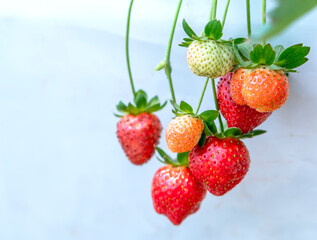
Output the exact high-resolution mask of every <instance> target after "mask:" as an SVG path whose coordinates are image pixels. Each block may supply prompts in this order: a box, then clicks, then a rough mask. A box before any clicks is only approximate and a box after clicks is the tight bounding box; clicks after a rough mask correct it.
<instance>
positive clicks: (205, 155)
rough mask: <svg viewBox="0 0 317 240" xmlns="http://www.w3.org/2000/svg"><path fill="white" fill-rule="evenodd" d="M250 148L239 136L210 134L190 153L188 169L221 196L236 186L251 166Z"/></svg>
mask: <svg viewBox="0 0 317 240" xmlns="http://www.w3.org/2000/svg"><path fill="white" fill-rule="evenodd" d="M249 165H250V156H249V152H248V149H247V148H246V146H245V145H244V144H243V142H241V140H239V139H237V138H224V139H219V138H216V137H207V139H206V143H205V145H204V146H203V147H200V146H199V145H196V146H195V147H194V148H193V149H192V150H191V151H190V153H189V169H190V170H191V172H192V173H193V175H194V177H195V178H196V179H197V181H199V182H200V183H201V184H203V185H204V186H206V187H207V190H208V191H209V192H210V193H212V194H213V195H216V196H222V195H224V194H225V193H227V192H228V191H230V190H231V189H232V188H234V187H235V186H236V185H237V184H238V183H240V182H241V180H242V179H243V178H244V176H245V175H246V173H247V172H248V170H249Z"/></svg>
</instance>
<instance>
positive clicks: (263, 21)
mask: <svg viewBox="0 0 317 240" xmlns="http://www.w3.org/2000/svg"><path fill="white" fill-rule="evenodd" d="M265 24H266V0H262V25H263V26H264V25H265ZM262 44H263V46H264V45H265V39H263V40H262Z"/></svg>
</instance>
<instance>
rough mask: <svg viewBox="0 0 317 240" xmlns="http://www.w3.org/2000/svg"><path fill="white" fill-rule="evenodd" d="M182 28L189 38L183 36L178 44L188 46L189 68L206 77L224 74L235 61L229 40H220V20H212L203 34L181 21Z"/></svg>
mask: <svg viewBox="0 0 317 240" xmlns="http://www.w3.org/2000/svg"><path fill="white" fill-rule="evenodd" d="M183 28H184V31H185V32H186V34H187V35H188V36H189V38H184V42H183V43H181V44H180V46H183V47H188V49H187V63H188V66H189V68H190V70H191V71H192V72H193V73H194V74H196V75H198V76H204V77H208V78H217V77H221V76H224V75H226V74H227V73H228V72H229V71H230V70H231V69H232V68H233V65H234V63H235V61H234V53H233V50H232V47H231V46H230V45H229V44H228V43H230V42H227V41H223V40H221V39H220V38H221V36H222V26H221V23H220V21H217V20H212V21H210V22H208V23H207V25H206V26H205V29H204V32H203V35H202V36H201V37H198V36H197V35H196V33H195V32H194V31H193V30H192V29H191V28H190V27H189V26H188V24H187V22H186V21H185V20H184V21H183Z"/></svg>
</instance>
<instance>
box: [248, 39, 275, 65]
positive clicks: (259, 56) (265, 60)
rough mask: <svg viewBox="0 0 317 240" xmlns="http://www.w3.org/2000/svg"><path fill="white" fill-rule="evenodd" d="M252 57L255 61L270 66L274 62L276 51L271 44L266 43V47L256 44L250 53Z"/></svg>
mask: <svg viewBox="0 0 317 240" xmlns="http://www.w3.org/2000/svg"><path fill="white" fill-rule="evenodd" d="M250 59H251V61H252V62H253V63H256V64H264V65H267V66H270V65H272V63H273V62H274V59H275V52H274V50H273V48H272V46H271V44H266V45H265V46H264V47H263V46H262V45H260V44H256V45H255V46H254V48H253V50H252V52H251V53H250Z"/></svg>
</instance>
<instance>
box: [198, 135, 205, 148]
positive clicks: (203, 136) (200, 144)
mask: <svg viewBox="0 0 317 240" xmlns="http://www.w3.org/2000/svg"><path fill="white" fill-rule="evenodd" d="M205 143H206V134H205V133H204V132H203V133H202V134H201V137H200V139H199V142H198V145H199V146H200V147H203V146H204V145H205Z"/></svg>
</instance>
